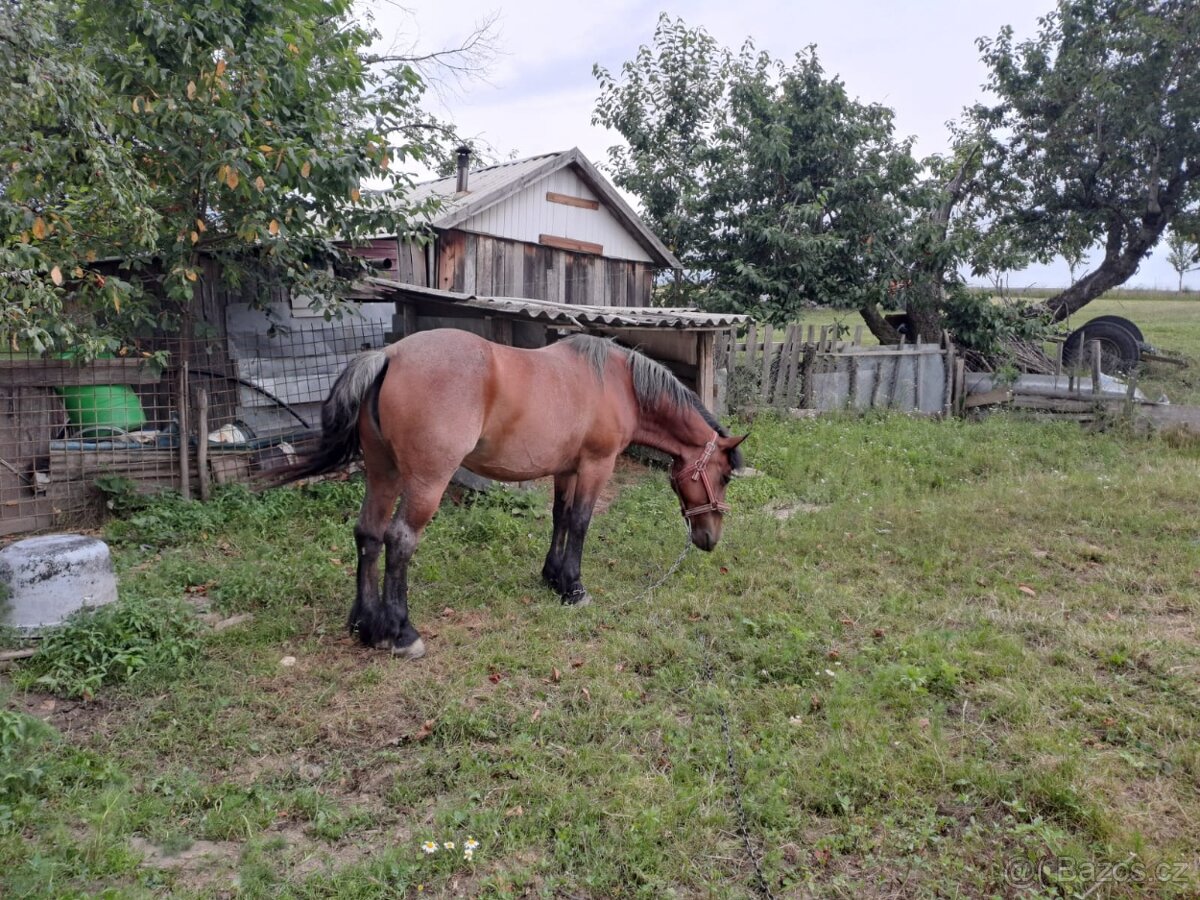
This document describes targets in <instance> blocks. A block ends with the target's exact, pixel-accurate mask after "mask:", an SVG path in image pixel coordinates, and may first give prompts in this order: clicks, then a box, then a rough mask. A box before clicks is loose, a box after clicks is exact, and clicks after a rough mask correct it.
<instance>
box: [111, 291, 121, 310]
mask: <svg viewBox="0 0 1200 900" xmlns="http://www.w3.org/2000/svg"><path fill="white" fill-rule="evenodd" d="M113 309H115V310H116V311H117V312H120V311H121V295H120V294H118V293H117V289H116V288H113Z"/></svg>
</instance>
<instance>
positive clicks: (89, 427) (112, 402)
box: [58, 384, 146, 437]
mask: <svg viewBox="0 0 1200 900" xmlns="http://www.w3.org/2000/svg"><path fill="white" fill-rule="evenodd" d="M58 390H59V393H61V394H62V398H63V405H64V406H65V407H66V408H67V418H68V419H70V421H71V424H72V425H74V426H75V427H76V428H78V429H79V430H80V433H81V434H84V435H87V436H93V437H94V436H99V435H110V434H120V433H121V432H124V431H137V430H138V429H139V428H141V427H142V426H143V425H145V424H146V413H145V410H143V409H142V402H141V401H140V400H138V396H137V394H135V393H134V392H133V388H131V387H129V386H128V385H124V384H80V385H71V386H69V387H62V388H59V389H58Z"/></svg>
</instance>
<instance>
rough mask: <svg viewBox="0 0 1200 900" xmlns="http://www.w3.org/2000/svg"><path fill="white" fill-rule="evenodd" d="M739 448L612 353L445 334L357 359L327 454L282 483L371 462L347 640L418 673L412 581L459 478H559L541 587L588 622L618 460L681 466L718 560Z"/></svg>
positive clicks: (680, 397) (679, 474)
mask: <svg viewBox="0 0 1200 900" xmlns="http://www.w3.org/2000/svg"><path fill="white" fill-rule="evenodd" d="M744 439H745V435H742V436H740V437H733V436H731V435H730V434H729V433H728V432H727V431H726V430H725V429H724V428H723V427H722V426H721V425H720V424H719V423H718V422H717V420H716V418H715V417H714V416H713V415H712V413H711V412H709V411H708V410H707V409H705V408H704V405H703V404H702V403H701V402H700V399H699V398H698V397H697V396H696V394H695V393H693V392H692V391H691V390H689V389H688V388H687V387H685V386H684V385H683V384H681V383H680V382H679V380H678V379H677V378H676V377H675V376H674V375H673V374H672V373H671V372H670V371H669V370H668V369H667V368H665V367H664V366H662V365H660V364H659V363H657V362H654V361H653V360H650V359H648V358H646V357H645V356H643V355H642V354H640V353H638V352H636V351H633V350H629V349H626V348H624V347H621V346H620V345H618V344H616V343H615V342H613V341H612V340H609V339H605V338H599V337H594V336H591V335H584V334H575V335H571V336H569V337H567V338H564V339H562V340H559V341H557V342H556V343H553V344H550V345H549V346H546V347H542V348H539V349H536V350H525V349H518V348H514V347H509V346H505V345H501V344H495V343H491V342H489V341H487V340H485V339H483V338H481V337H479V336H477V335H475V334H472V333H470V332H467V331H461V330H457V329H435V330H431V331H422V332H417V333H416V334H413V335H410V336H408V337H406V338H404V339H403V340H400V341H398V342H396V343H394V344H391V345H390V346H388V347H386V348H383V349H375V350H368V351H366V352H364V353H361V354H360V355H358V356H357V357H355V358H354V359H353V360H352V361H351V362H350V364H349V365H348V366H347V367H346V368H345V370H343V371H342V373H341V374H340V375H339V376H338V378H337V380H336V381H335V382H334V385H333V387H332V389H331V390H330V392H329V396H328V397H327V398H326V400H325V402H324V404H323V405H322V408H321V435H320V438H319V442H318V443H317V445H316V447H315V448H314V449H313V450H312V451H311V452H310V453H308V454H306V455H305V456H304V457H303V458H302V459H301V460H300V461H298V462H297V463H295V464H293V465H292V466H291V467H290V468H289V470H288V471H287V472H286V473H284V474H283V475H282V476H281V477H280V479H279V480H282V481H293V480H297V479H300V478H304V477H309V476H315V475H320V474H323V473H326V472H330V471H333V470H334V469H337V468H339V467H340V466H342V465H344V464H346V463H348V462H350V461H351V460H352V459H354V458H355V457H356V456H357V455H358V453H360V452H361V454H362V458H363V463H364V468H365V470H366V481H367V486H366V496H365V498H364V499H363V504H362V509H361V511H360V513H359V517H358V523H357V524H356V526H355V528H354V540H355V545H356V547H357V555H358V577H357V590H356V594H355V599H354V605H353V606H352V608H351V610H350V615H349V618H348V620H347V625H348V627H349V629H350V631H351V633H352V634H357V635H358V638H359V640H360V641H361V642H362V643H363V644H364V645H366V646H368V647H382V648H390V649H391V651H392V652H393V653H394V654H396V655H397V656H401V657H404V658H406V659H419V658H420V657H421V656H423V655H424V653H425V643H424V641H423V640H422V639H421V635H420V633H419V632H418V631H417V629H416V628H415V627H414V626H413V623H412V620H411V618H410V617H409V612H408V565H409V561H410V560H411V559H412V556H413V553H414V552H415V551H416V549H417V545H418V544H419V543H420V541H421V536H422V534H423V533H424V531H425V526H426V525H428V524H429V521H430V519H432V518H433V515H434V513H435V512H436V511H437V509H438V506H439V504H440V502H441V498H442V494H443V493H444V492H445V490H446V487H447V486H448V484H449V482H450V479H451V476H453V475H454V473H455V471H456V470H457V469H458V467H459V466H462V467H464V468H466V469H467V470H469V471H471V472H474V473H476V474H478V475H482V476H485V477H487V478H492V479H496V480H499V481H524V480H528V479H533V478H541V477H546V476H553V477H554V503H553V515H552V519H553V528H552V534H551V539H550V549H549V552H548V553H547V554H546V561H545V564H544V565H543V567H542V578H543V579H544V580H545V581H546V583H547V584H549V585H550V586H551V587H552V588H553V589H554V590H555V591H556V592H557V593H558V595H559V597H560V598H561V602H562V603H563V604H564V605H567V606H583V605H585V604H587V603H589V602H590V601H591V595H590V594H589V593H588V591H587V589H586V588H585V587H584V585H583V581H582V578H581V565H582V558H583V543H584V538H585V537H586V535H587V530H588V525H589V524H590V522H591V518H592V510H593V508H594V506H595V503H596V498H597V496H598V495H599V493H600V490H601V488H602V487H603V486H604V484H605V483H606V482H607V481H608V479H609V476H610V475H612V472H613V467H614V465H615V464H616V459H617V456H618V454H620V453H621V452H622V451H623V450H625V449H626V447H628V446H629V445H630V444H640V445H644V446H647V447H652V448H654V449H656V450H660V451H662V452H663V453H666V454H668V455H669V456H670V457H671V469H670V474H671V479H670V480H671V486H672V488H673V490H674V492H675V494H676V496H677V497H678V499H679V505H680V511H681V513H682V514H683V517H684V519H685V521H686V523H687V526H688V531H689V536H690V540H691V542H692V543H693V544H694V545H695V546H697V547H699V548H700V549H701V550H706V551H708V550H712V549H713V548H714V547H715V546H716V545H717V542H718V541H719V540H720V538H721V526H722V517H723V514H724V513H725V512H727V511H728V509H729V506H728V504H726V503H725V489H726V486H727V485H728V484H729V481H730V478H731V477H732V474H733V473H734V472H735V471H736V470H738V469H741V468H742V455H741V451H740V450H739V449H738V445H739V444H741V442H742V441H743V440H744ZM385 547H386V550H387V558H386V562H385V566H384V577H383V593H382V595H381V594H380V591H379V575H378V561H379V556H380V553H381V550H382V549H383V548H385Z"/></svg>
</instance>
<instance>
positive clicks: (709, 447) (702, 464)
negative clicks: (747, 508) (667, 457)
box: [671, 431, 729, 519]
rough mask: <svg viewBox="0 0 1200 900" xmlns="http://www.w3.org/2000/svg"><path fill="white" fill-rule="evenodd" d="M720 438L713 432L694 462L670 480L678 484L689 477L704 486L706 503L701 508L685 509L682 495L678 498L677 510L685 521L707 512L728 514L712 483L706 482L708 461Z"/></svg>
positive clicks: (727, 505)
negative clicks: (678, 509)
mask: <svg viewBox="0 0 1200 900" xmlns="http://www.w3.org/2000/svg"><path fill="white" fill-rule="evenodd" d="M718 437H720V435H718V434H717V433H716V432H715V431H714V432H713V436H712V440H710V441H709V442H708V443H707V444H705V445H704V452H703V453H701V454H700V455H699V456H698V457H696V459H695V461H694V462H692V463H690V464H689V465H688V466H687V467H686V468H683V469H681V470H680V472H679V474H678V475H672V476H671V478H672V480H674V481H676V482H679V481H683V480H684V479H685V478H687V477H689V476H690V477H691V480H692V481H699V482H700V483H701V484H703V485H704V496H705V497H706V498H707V499H708V502H707V503H705V504H702V505H701V506H693V507H690V508H689V507H687V506H684V504H683V496H682V494H681V495H680V497H679V508H680V509H681V510H682V511H683V516H684V518H686V519H691V518H692V516H700V515H703V514H704V513H707V512H720V513H726V512H729V504H728V503H726V502H724V501H723V500H718V499H717V495H716V494H715V493H713V487H712V482H711V481H709V480H708V461H709V460H710V459H711V458H712V455H713V454H714V453H715V452H716V451H717V438H718Z"/></svg>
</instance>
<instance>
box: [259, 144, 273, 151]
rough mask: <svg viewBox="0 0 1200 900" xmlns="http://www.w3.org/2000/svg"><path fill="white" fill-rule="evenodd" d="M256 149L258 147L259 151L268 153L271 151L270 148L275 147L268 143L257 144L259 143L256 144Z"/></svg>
mask: <svg viewBox="0 0 1200 900" xmlns="http://www.w3.org/2000/svg"><path fill="white" fill-rule="evenodd" d="M258 149H259V150H260V151H262V152H263V153H270V152H271V151H272V150H274V149H275V148H274V147H272V146H271V145H270V144H259V145H258Z"/></svg>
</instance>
